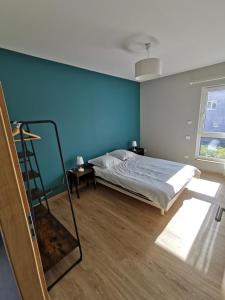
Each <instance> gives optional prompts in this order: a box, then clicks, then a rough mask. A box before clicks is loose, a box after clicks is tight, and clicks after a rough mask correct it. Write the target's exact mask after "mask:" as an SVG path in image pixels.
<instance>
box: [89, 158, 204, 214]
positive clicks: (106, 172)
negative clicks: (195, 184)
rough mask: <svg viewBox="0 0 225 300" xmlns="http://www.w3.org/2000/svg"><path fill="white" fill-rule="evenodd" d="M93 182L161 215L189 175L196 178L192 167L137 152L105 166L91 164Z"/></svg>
mask: <svg viewBox="0 0 225 300" xmlns="http://www.w3.org/2000/svg"><path fill="white" fill-rule="evenodd" d="M94 170H95V175H96V180H97V182H99V183H101V184H104V185H106V186H108V187H110V188H112V189H115V190H118V191H120V192H122V193H124V194H127V195H129V196H131V197H134V198H136V199H138V200H141V201H144V202H146V203H148V204H150V205H153V206H155V207H157V208H159V209H160V210H161V214H162V215H163V214H164V213H165V212H166V211H168V210H169V208H170V207H171V206H172V205H173V203H174V202H175V201H176V199H177V198H178V197H179V195H180V194H181V193H182V192H183V190H184V189H185V187H186V185H187V184H188V183H189V181H190V180H191V179H192V177H199V176H200V171H199V170H198V169H197V168H195V167H194V166H190V165H185V164H181V163H177V162H172V161H168V160H163V159H157V158H152V157H147V156H141V155H137V154H133V153H132V155H130V157H129V158H128V159H126V160H118V162H117V163H116V164H112V165H110V166H108V167H100V166H98V165H95V166H94Z"/></svg>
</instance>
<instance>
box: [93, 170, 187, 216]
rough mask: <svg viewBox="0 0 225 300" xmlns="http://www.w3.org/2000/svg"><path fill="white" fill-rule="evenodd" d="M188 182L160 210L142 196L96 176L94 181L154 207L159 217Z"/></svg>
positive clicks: (158, 206)
mask: <svg viewBox="0 0 225 300" xmlns="http://www.w3.org/2000/svg"><path fill="white" fill-rule="evenodd" d="M190 180H191V179H190ZM190 180H189V181H188V182H187V183H186V184H185V186H183V188H182V189H181V190H180V191H179V192H178V193H177V194H176V195H175V196H174V197H173V198H172V199H171V201H170V202H169V203H168V205H167V207H166V208H162V207H160V205H159V204H157V203H154V202H153V201H152V200H150V199H148V198H147V197H145V196H143V195H141V194H137V193H135V192H132V191H130V190H127V189H125V188H123V187H121V186H118V185H116V184H113V183H111V182H109V181H107V180H105V179H102V178H101V177H98V176H96V181H97V182H98V183H100V184H103V185H105V186H107V187H109V188H111V189H114V190H116V191H119V192H121V193H123V194H125V195H128V196H130V197H132V198H135V199H137V200H140V201H142V202H145V203H147V204H149V205H152V206H154V207H157V208H159V209H160V211H161V215H162V216H163V215H164V214H165V212H167V211H168V210H169V209H170V207H171V206H172V205H173V204H174V202H175V201H176V200H177V199H178V198H179V196H180V195H181V194H182V193H183V191H184V190H185V189H186V187H187V185H188V183H189V182H190Z"/></svg>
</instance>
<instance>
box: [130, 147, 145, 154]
mask: <svg viewBox="0 0 225 300" xmlns="http://www.w3.org/2000/svg"><path fill="white" fill-rule="evenodd" d="M135 150H136V151H135ZM135 150H133V149H132V148H130V149H129V151H131V152H134V153H136V154H139V155H145V150H144V148H140V147H136V148H135Z"/></svg>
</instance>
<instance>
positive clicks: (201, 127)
mask: <svg viewBox="0 0 225 300" xmlns="http://www.w3.org/2000/svg"><path fill="white" fill-rule="evenodd" d="M220 88H221V89H225V84H220V85H216V86H208V87H202V91H201V101H200V109H199V117H198V131H197V139H196V147H195V158H196V159H200V160H206V161H211V162H218V163H225V159H223V158H216V157H209V156H208V157H207V156H202V155H200V153H199V152H200V142H201V138H203V137H206V138H207V137H208V138H223V139H225V132H209V131H204V120H205V116H206V109H207V102H208V91H213V90H218V89H220Z"/></svg>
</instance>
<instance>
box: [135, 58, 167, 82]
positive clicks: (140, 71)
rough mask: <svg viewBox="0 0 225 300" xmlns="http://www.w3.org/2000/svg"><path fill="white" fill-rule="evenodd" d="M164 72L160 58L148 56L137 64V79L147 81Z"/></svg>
mask: <svg viewBox="0 0 225 300" xmlns="http://www.w3.org/2000/svg"><path fill="white" fill-rule="evenodd" d="M161 74H162V71H161V60H160V58H152V57H151V58H146V59H142V60H140V61H138V62H137V63H136V64H135V79H136V80H137V81H140V82H142V81H146V80H151V79H154V78H157V77H159V76H160V75H161Z"/></svg>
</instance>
